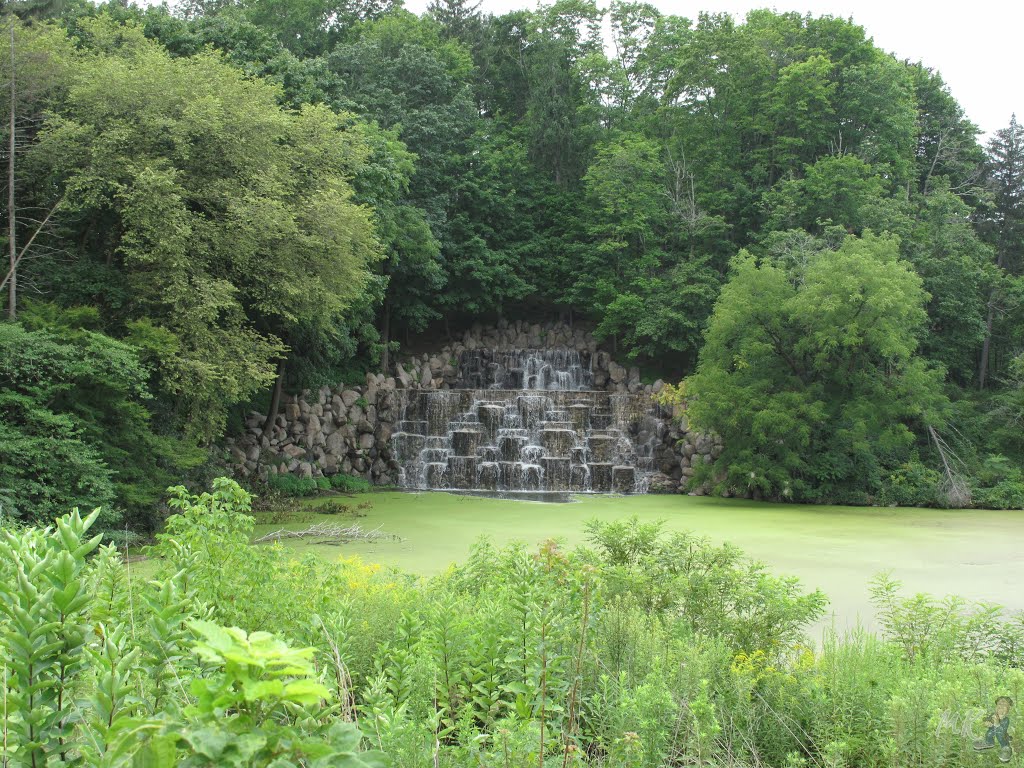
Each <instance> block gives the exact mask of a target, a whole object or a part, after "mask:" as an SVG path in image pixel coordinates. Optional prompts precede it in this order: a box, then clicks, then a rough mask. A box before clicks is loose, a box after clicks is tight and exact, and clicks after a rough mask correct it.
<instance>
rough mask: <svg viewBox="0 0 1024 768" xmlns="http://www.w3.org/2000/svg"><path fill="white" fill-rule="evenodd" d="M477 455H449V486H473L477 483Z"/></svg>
mask: <svg viewBox="0 0 1024 768" xmlns="http://www.w3.org/2000/svg"><path fill="white" fill-rule="evenodd" d="M476 462H477V459H476V456H449V457H448V486H449V487H450V488H472V487H473V486H474V485H475V483H476Z"/></svg>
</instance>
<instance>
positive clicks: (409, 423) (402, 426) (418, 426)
mask: <svg viewBox="0 0 1024 768" xmlns="http://www.w3.org/2000/svg"><path fill="white" fill-rule="evenodd" d="M395 432H396V433H398V432H407V433H409V434H414V435H425V434H427V422H426V421H418V420H415V421H414V420H409V419H405V420H402V421H398V422H396V423H395Z"/></svg>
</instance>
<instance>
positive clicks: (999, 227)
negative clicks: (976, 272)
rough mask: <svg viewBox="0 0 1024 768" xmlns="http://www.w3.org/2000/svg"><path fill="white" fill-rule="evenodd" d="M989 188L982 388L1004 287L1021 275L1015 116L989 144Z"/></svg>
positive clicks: (1020, 173) (1023, 169)
mask: <svg viewBox="0 0 1024 768" xmlns="http://www.w3.org/2000/svg"><path fill="white" fill-rule="evenodd" d="M988 155H989V174H988V175H989V188H990V190H991V193H992V198H993V205H992V211H991V214H990V216H989V217H988V220H987V221H986V229H987V231H988V233H989V240H990V241H991V242H992V243H993V246H994V247H995V251H996V269H997V283H996V285H995V286H994V287H993V288H992V291H991V293H990V295H989V300H988V312H987V316H986V319H985V339H984V342H983V344H982V349H981V363H980V365H979V370H978V385H979V386H980V387H981V388H982V389H984V388H985V386H986V384H987V381H988V376H989V371H990V368H991V367H992V366H991V357H992V347H993V334H994V332H995V330H996V316H997V314H1002V313H1003V312H1005V311H1007V310H1008V309H1010V307H1008V306H1006V305H1004V304H1003V303H1002V299H1004V298H1006V297H1008V296H1010V295H1012V292H1011V291H1009V290H1007V288H1006V287H1005V286H1004V285H1001V283H1005V282H1006V281H1007V280H1008V279H1009V278H1010V276H1014V275H1017V276H1019V275H1021V274H1022V273H1024V127H1021V126H1020V124H1018V123H1017V116H1016V115H1013V116H1011V117H1010V124H1009V125H1008V126H1007V127H1006V128H1002V129H1000V130H998V131H996V135H995V136H994V137H993V138H992V140H991V141H990V142H989V146H988Z"/></svg>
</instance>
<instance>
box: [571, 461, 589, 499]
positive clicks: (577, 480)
mask: <svg viewBox="0 0 1024 768" xmlns="http://www.w3.org/2000/svg"><path fill="white" fill-rule="evenodd" d="M569 490H571V491H575V492H576V493H587V492H588V491H589V490H590V467H588V466H587V465H586V464H582V463H576V462H573V463H571V464H570V465H569Z"/></svg>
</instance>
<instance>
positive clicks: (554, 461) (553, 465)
mask: <svg viewBox="0 0 1024 768" xmlns="http://www.w3.org/2000/svg"><path fill="white" fill-rule="evenodd" d="M540 463H541V466H543V467H544V487H545V490H548V491H568V490H569V489H570V488H569V486H570V480H571V464H570V461H569V459H568V458H561V457H557V456H544V457H543V458H541V460H540Z"/></svg>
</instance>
